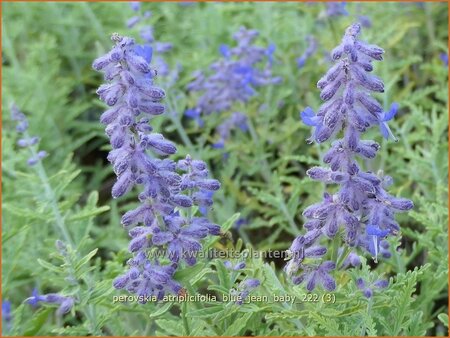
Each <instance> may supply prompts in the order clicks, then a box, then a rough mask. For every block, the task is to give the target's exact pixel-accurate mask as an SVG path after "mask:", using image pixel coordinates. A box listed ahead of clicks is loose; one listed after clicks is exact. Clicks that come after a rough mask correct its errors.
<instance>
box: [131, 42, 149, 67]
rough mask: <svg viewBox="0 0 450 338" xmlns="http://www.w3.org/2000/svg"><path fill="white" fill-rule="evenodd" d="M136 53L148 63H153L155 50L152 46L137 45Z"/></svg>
mask: <svg viewBox="0 0 450 338" xmlns="http://www.w3.org/2000/svg"><path fill="white" fill-rule="evenodd" d="M134 52H135V53H136V55H138V56H141V57H143V58H144V60H145V61H147V63H150V62H151V61H152V56H153V48H152V47H151V46H150V45H136V46H135V47H134Z"/></svg>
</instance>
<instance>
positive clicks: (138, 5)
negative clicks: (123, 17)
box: [130, 1, 141, 12]
mask: <svg viewBox="0 0 450 338" xmlns="http://www.w3.org/2000/svg"><path fill="white" fill-rule="evenodd" d="M130 7H131V9H132V10H133V11H135V12H138V11H139V10H140V9H141V3H140V2H139V1H131V2H130Z"/></svg>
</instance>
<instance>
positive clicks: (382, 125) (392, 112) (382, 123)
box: [380, 102, 399, 141]
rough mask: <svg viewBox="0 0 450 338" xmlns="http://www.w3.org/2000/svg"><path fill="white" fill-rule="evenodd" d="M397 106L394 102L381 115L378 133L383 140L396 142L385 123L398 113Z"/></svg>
mask: <svg viewBox="0 0 450 338" xmlns="http://www.w3.org/2000/svg"><path fill="white" fill-rule="evenodd" d="M398 108H399V105H398V103H396V102H394V103H392V105H391V108H390V109H389V111H388V112H385V113H383V115H382V117H381V120H380V132H381V134H382V135H383V137H384V138H385V139H387V140H388V139H389V138H392V139H393V140H394V141H397V138H396V137H395V136H394V134H392V131H391V129H390V128H389V126H388V124H387V122H388V121H390V120H392V119H393V118H394V117H395V115H396V114H397V112H398Z"/></svg>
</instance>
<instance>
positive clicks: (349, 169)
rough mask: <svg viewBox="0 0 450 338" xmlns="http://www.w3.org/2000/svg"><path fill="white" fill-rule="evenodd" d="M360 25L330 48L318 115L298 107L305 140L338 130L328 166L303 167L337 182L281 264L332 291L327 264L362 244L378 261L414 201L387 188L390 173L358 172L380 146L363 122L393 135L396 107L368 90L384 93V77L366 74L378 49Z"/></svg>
mask: <svg viewBox="0 0 450 338" xmlns="http://www.w3.org/2000/svg"><path fill="white" fill-rule="evenodd" d="M360 30H361V26H360V24H353V25H351V26H350V27H349V28H347V30H346V32H345V35H344V37H343V39H342V42H341V44H340V45H339V46H337V47H336V48H335V49H334V50H333V51H332V55H331V56H332V59H333V60H334V61H335V64H334V65H333V66H332V67H331V68H330V69H329V70H328V72H327V73H326V74H325V75H324V76H323V77H322V78H321V79H320V80H319V82H318V83H317V87H318V88H319V89H320V90H321V94H320V98H321V99H322V100H323V101H325V102H324V104H323V105H322V106H321V107H320V108H319V110H318V112H317V114H316V113H315V112H314V111H313V110H312V108H310V107H308V108H306V109H305V110H304V111H303V112H301V118H302V120H303V122H304V123H305V124H306V125H308V126H311V127H313V133H312V136H311V137H310V139H309V141H310V142H314V141H315V142H317V143H323V142H325V141H327V140H329V139H335V138H336V137H337V136H338V135H341V136H342V138H341V139H339V138H338V139H335V140H334V141H333V143H332V146H331V149H330V150H328V152H327V153H326V154H325V155H324V157H323V162H324V163H325V164H327V165H329V167H328V168H324V167H313V168H311V169H309V170H308V171H307V174H308V176H309V177H310V178H312V179H313V180H317V181H321V182H324V183H326V184H337V185H338V186H339V189H338V191H337V192H336V193H329V192H326V193H325V194H324V196H323V200H322V201H321V202H319V203H316V204H313V205H311V206H310V207H308V208H306V210H305V211H304V212H303V216H304V217H305V218H306V219H307V221H306V223H305V224H304V227H305V229H306V230H307V232H306V233H305V234H303V235H300V236H298V237H297V238H296V239H295V240H294V242H293V244H292V246H291V247H290V249H289V252H290V254H291V259H290V261H289V262H288V264H287V265H286V268H285V269H286V271H287V273H288V275H290V276H292V278H293V282H294V284H300V283H302V282H305V284H306V288H307V289H308V290H310V291H311V290H313V289H314V288H315V287H316V285H318V284H321V285H322V286H323V287H324V288H325V289H326V290H334V289H335V287H336V283H335V281H334V278H333V277H332V276H331V271H332V270H334V269H336V268H340V267H341V266H340V263H341V262H344V260H345V258H346V257H347V255H348V254H349V253H350V252H351V251H357V250H363V251H365V252H368V253H369V254H370V255H371V256H372V257H373V258H374V260H375V261H377V257H378V255H379V253H381V252H383V251H386V250H387V247H388V242H387V241H386V240H385V238H386V237H388V236H395V235H397V234H398V233H399V231H400V227H399V225H398V223H397V222H396V221H395V214H396V213H397V212H402V211H407V210H410V209H412V208H413V203H412V201H410V200H407V199H403V198H397V197H394V196H392V195H390V194H388V193H387V192H386V190H385V188H386V187H387V186H388V185H390V184H391V183H392V179H391V178H390V177H389V176H382V175H378V176H377V175H376V174H374V173H372V172H370V171H363V170H362V169H361V167H360V165H359V164H358V162H357V160H356V158H357V157H360V158H362V159H372V158H374V157H375V156H376V153H377V151H378V150H379V149H380V146H379V144H378V143H376V142H375V141H372V140H363V139H361V135H362V133H364V132H365V131H367V130H368V129H369V128H371V127H379V128H380V131H381V133H382V135H383V136H384V137H385V138H394V136H393V134H392V132H391V130H390V129H389V127H388V125H387V121H389V120H391V119H392V118H393V117H394V115H395V114H396V112H397V110H398V105H397V104H393V105H392V106H391V109H390V110H389V111H388V112H384V111H383V108H382V107H381V105H380V104H379V103H378V101H377V100H376V99H375V98H374V97H373V96H372V95H371V92H378V93H382V92H384V85H383V82H382V81H381V80H380V79H379V78H377V77H375V76H373V75H371V74H370V72H371V71H372V70H373V67H372V61H373V60H377V61H381V60H382V59H383V58H382V55H383V53H384V51H383V49H381V48H380V47H378V46H375V45H369V44H367V43H365V42H362V41H360V40H358V35H359V33H360ZM394 139H395V138H394ZM322 238H327V239H333V243H334V248H333V250H332V252H331V254H330V255H329V256H330V257H331V260H325V258H324V257H325V256H326V254H327V252H328V251H329V250H328V249H327V247H325V246H323V245H321V244H320V242H321V240H322ZM337 245H338V246H342V249H341V250H338V248H337ZM383 256H388V255H384V254H383Z"/></svg>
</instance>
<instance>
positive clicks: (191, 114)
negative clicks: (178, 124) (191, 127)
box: [184, 108, 205, 127]
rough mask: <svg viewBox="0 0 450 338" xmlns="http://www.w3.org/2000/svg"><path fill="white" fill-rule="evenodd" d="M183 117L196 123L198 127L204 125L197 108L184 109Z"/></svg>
mask: <svg viewBox="0 0 450 338" xmlns="http://www.w3.org/2000/svg"><path fill="white" fill-rule="evenodd" d="M184 115H185V116H186V117H188V118H190V119H193V120H194V121H195V122H197V124H198V126H199V127H203V126H204V125H205V121H203V119H202V118H201V112H200V110H199V109H197V108H192V109H186V111H185V112H184Z"/></svg>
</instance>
